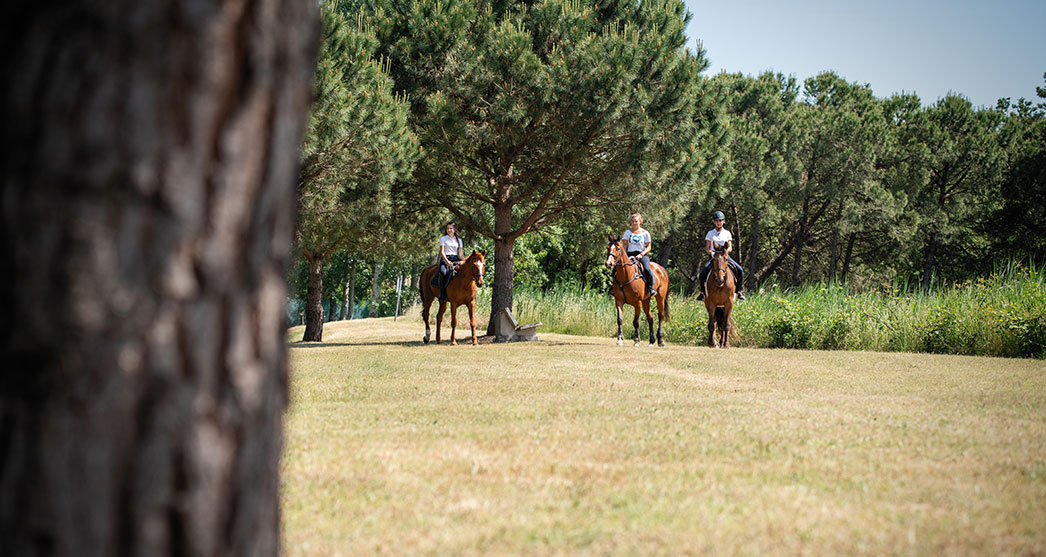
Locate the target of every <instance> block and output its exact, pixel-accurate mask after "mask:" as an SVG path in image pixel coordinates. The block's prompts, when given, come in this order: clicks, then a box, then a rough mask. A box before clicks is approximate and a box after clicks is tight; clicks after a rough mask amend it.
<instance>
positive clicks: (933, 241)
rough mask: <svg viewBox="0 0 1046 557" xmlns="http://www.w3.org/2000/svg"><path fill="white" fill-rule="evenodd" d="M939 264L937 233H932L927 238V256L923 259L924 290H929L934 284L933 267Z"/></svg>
mask: <svg viewBox="0 0 1046 557" xmlns="http://www.w3.org/2000/svg"><path fill="white" fill-rule="evenodd" d="M936 264H937V233H936V232H932V233H930V235H929V237H927V238H926V258H925V259H924V260H923V285H922V286H923V291H924V292H926V291H929V290H930V286H932V285H933V268H934V266H935V265H936Z"/></svg>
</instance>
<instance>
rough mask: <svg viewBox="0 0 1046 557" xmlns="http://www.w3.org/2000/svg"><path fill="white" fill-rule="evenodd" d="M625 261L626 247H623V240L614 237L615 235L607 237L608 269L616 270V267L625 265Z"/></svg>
mask: <svg viewBox="0 0 1046 557" xmlns="http://www.w3.org/2000/svg"><path fill="white" fill-rule="evenodd" d="M624 259H625V247H624V246H622V245H621V240H618V239H617V238H615V237H614V235H613V234H608V235H607V261H606V266H607V269H612V268H614V265H619V264H620V265H623V264H624V263H623V261H624Z"/></svg>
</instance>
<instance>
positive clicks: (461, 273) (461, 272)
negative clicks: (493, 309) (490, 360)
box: [418, 250, 486, 345]
mask: <svg viewBox="0 0 1046 557" xmlns="http://www.w3.org/2000/svg"><path fill="white" fill-rule="evenodd" d="M485 265H486V254H485V253H484V252H482V251H479V250H477V251H474V252H472V255H470V256H468V257H467V258H466V259H465V260H464V261H462V262H461V263H460V264H458V266H457V271H456V272H455V274H454V276H453V277H452V278H451V279H450V282H449V283H447V301H449V302H450V344H452V345H454V344H457V341H456V340H455V339H454V332H455V329H457V326H458V306H461V305H464V306H465V307H467V308H468V310H469V326H470V327H471V328H472V344H476V288H477V287H479V286H483V268H484V266H485ZM438 272H439V265H431V266H429V267H425V269H424V270H423V271H421V278H420V279H419V280H418V287H419V289H420V290H421V307H422V310H421V318H422V319H423V320H424V321H425V344H428V343H429V337H430V336H431V335H432V332H431V331H430V329H429V306H431V305H432V301H433V300H437V299H439V287H438V286H432V277H433V276H435V275H436V273H438ZM446 310H447V302H442V301H441V302H440V303H439V313H438V314H437V315H436V344H440V340H441V339H440V326H441V325H443V312H445V311H446Z"/></svg>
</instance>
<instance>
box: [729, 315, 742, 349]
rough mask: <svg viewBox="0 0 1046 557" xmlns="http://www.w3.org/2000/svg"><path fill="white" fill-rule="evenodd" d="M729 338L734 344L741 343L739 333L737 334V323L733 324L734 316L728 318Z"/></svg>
mask: <svg viewBox="0 0 1046 557" xmlns="http://www.w3.org/2000/svg"><path fill="white" fill-rule="evenodd" d="M730 338H731V339H733V341H734V342H741V333H739V332H737V323H734V316H733V315H731V316H730Z"/></svg>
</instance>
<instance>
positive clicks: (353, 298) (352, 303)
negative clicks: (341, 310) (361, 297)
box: [346, 265, 356, 319]
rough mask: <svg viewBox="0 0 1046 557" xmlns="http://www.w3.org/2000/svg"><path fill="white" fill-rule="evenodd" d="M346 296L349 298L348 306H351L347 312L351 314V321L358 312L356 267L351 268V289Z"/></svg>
mask: <svg viewBox="0 0 1046 557" xmlns="http://www.w3.org/2000/svg"><path fill="white" fill-rule="evenodd" d="M346 296H348V300H347V302H348V303H347V304H346V305H348V306H349V309H348V310H347V312H348V314H349V319H352V316H353V314H354V312H355V311H356V266H355V265H353V266H351V267H349V288H348V293H347V294H346Z"/></svg>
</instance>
